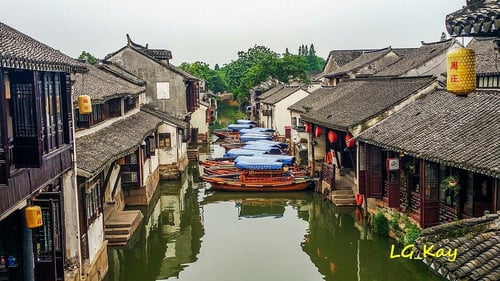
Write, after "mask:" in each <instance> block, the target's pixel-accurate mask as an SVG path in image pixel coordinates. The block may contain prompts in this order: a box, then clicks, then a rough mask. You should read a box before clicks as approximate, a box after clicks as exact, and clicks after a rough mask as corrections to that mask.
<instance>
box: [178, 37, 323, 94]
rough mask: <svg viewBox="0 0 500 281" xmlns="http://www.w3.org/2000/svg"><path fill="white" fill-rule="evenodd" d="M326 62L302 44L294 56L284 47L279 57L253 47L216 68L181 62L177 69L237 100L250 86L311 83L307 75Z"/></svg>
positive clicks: (240, 52) (272, 52)
mask: <svg viewBox="0 0 500 281" xmlns="http://www.w3.org/2000/svg"><path fill="white" fill-rule="evenodd" d="M324 62H325V60H324V59H322V58H319V57H317V56H316V52H315V50H314V45H313V44H311V45H310V47H307V46H306V45H302V46H300V47H299V54H298V55H295V54H292V53H290V52H289V51H288V48H286V50H285V53H284V54H278V53H276V52H274V51H272V50H271V49H269V48H268V47H265V46H259V45H255V46H253V47H252V48H249V49H248V50H247V51H239V52H238V58H237V59H236V60H233V61H231V63H229V64H225V65H224V66H222V67H219V65H218V64H216V66H215V69H213V70H212V69H210V67H209V65H208V64H206V63H203V62H195V63H193V64H189V63H182V64H181V65H180V68H181V69H183V70H185V71H188V72H190V73H192V74H193V75H196V76H198V77H200V78H203V79H205V80H206V81H207V82H208V88H209V89H210V90H211V91H213V92H223V91H224V90H227V91H229V92H231V93H233V94H234V95H235V96H236V97H237V98H238V99H239V100H240V101H244V100H246V99H247V98H248V96H249V91H250V89H252V88H253V87H255V86H257V85H259V84H260V83H262V82H264V81H267V80H269V79H275V80H278V81H280V82H283V83H289V82H291V81H298V82H303V83H308V82H310V78H309V73H310V72H317V71H321V70H322V69H323V64H324Z"/></svg>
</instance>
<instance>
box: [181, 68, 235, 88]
mask: <svg viewBox="0 0 500 281" xmlns="http://www.w3.org/2000/svg"><path fill="white" fill-rule="evenodd" d="M179 68H180V69H182V70H184V71H187V72H189V73H191V74H193V75H195V76H198V77H200V78H203V80H205V81H207V84H208V85H207V86H208V89H209V90H210V91H212V92H214V93H217V92H223V91H225V90H226V89H227V85H226V83H225V82H224V78H223V74H222V73H221V71H216V70H213V69H210V66H209V65H208V64H207V63H204V62H200V61H197V62H194V63H192V64H189V63H187V62H183V63H182V64H181V65H180V66H179Z"/></svg>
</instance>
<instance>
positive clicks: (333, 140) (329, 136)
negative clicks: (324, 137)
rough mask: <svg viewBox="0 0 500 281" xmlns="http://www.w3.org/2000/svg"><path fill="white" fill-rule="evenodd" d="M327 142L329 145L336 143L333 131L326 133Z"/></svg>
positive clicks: (335, 135) (335, 134)
mask: <svg viewBox="0 0 500 281" xmlns="http://www.w3.org/2000/svg"><path fill="white" fill-rule="evenodd" d="M328 140H329V141H330V143H336V142H337V133H335V132H334V131H330V132H328Z"/></svg>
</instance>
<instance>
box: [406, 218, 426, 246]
mask: <svg viewBox="0 0 500 281" xmlns="http://www.w3.org/2000/svg"><path fill="white" fill-rule="evenodd" d="M405 232H406V234H405V238H404V244H405V245H409V244H413V243H415V241H416V240H417V238H418V237H420V233H421V232H422V231H421V230H420V228H418V226H416V225H414V224H411V223H410V224H408V225H407V227H406V229H405Z"/></svg>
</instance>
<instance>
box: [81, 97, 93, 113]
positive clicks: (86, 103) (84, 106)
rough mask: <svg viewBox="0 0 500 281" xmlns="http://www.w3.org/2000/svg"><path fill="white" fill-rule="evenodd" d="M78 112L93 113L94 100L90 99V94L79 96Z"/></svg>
mask: <svg viewBox="0 0 500 281" xmlns="http://www.w3.org/2000/svg"><path fill="white" fill-rule="evenodd" d="M78 112H79V113H80V114H90V113H92V102H91V101H90V96H88V95H81V96H78Z"/></svg>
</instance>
